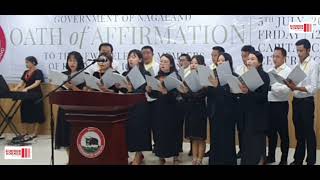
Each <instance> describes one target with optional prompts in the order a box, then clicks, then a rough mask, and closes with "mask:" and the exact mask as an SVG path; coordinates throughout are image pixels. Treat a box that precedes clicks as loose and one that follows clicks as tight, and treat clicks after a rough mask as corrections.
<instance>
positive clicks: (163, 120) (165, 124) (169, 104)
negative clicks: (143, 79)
mask: <svg viewBox="0 0 320 180" xmlns="http://www.w3.org/2000/svg"><path fill="white" fill-rule="evenodd" d="M171 73H175V75H176V76H177V77H178V79H180V80H181V78H180V76H179V75H178V72H177V69H176V66H175V62H174V59H173V56H172V55H170V54H163V55H161V57H160V68H159V72H158V75H157V76H156V77H155V78H157V79H158V80H159V81H160V82H161V85H160V91H155V90H152V89H151V87H150V86H147V88H146V90H147V92H148V95H149V96H150V97H152V98H156V99H157V100H155V101H154V106H153V108H152V110H151V111H152V114H151V116H152V132H153V138H154V142H155V147H154V152H155V155H156V156H158V157H159V158H160V159H159V160H160V164H165V162H166V161H165V158H170V157H173V163H174V164H175V163H177V161H178V159H177V158H176V157H177V156H178V155H179V150H180V147H179V144H180V143H179V124H180V123H179V120H178V118H179V117H178V112H177V111H178V109H177V98H179V92H178V90H177V89H173V90H171V91H168V90H167V89H166V88H165V86H164V79H165V78H166V77H167V76H168V75H170V74H171ZM180 98H181V96H180Z"/></svg>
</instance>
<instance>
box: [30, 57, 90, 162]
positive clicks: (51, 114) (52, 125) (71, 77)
mask: <svg viewBox="0 0 320 180" xmlns="http://www.w3.org/2000/svg"><path fill="white" fill-rule="evenodd" d="M94 63H96V61H94V60H93V61H92V63H91V64H89V65H88V66H86V67H85V68H83V69H81V70H80V71H78V72H77V73H76V74H74V75H73V76H70V77H69V78H68V79H67V80H65V81H64V82H63V83H62V84H60V85H59V86H58V87H57V88H55V89H53V90H52V91H50V92H49V93H48V94H46V95H45V96H43V97H42V98H41V99H39V100H37V101H36V102H35V103H36V104H37V103H39V102H41V101H43V100H45V99H46V98H48V97H49V96H51V95H52V94H53V93H55V92H56V91H57V90H58V89H60V88H62V87H63V85H64V84H65V83H67V82H69V81H71V80H72V79H73V78H75V77H76V76H78V75H79V74H80V73H82V72H83V71H84V70H86V69H88V68H89V67H90V66H92V65H93V64H94ZM50 116H51V117H50V129H51V163H52V165H54V143H53V142H54V131H53V129H54V118H53V112H52V104H51V105H50Z"/></svg>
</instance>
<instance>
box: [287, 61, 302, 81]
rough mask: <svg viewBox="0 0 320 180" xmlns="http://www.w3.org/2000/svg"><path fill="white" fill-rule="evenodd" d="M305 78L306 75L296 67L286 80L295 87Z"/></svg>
mask: <svg viewBox="0 0 320 180" xmlns="http://www.w3.org/2000/svg"><path fill="white" fill-rule="evenodd" d="M306 77H307V75H306V73H304V72H303V71H302V69H301V68H300V66H299V65H297V66H296V67H295V68H294V69H293V70H292V71H291V72H290V74H289V75H288V77H287V79H291V80H292V81H293V82H294V83H295V84H296V85H297V84H299V83H300V82H301V81H303V80H304V79H305V78H306Z"/></svg>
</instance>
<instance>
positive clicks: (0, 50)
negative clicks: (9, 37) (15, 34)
mask: <svg viewBox="0 0 320 180" xmlns="http://www.w3.org/2000/svg"><path fill="white" fill-rule="evenodd" d="M5 52H6V37H5V36H4V32H3V30H2V28H1V26H0V63H1V61H2V59H3V57H4V54H5Z"/></svg>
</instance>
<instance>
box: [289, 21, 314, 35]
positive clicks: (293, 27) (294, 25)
mask: <svg viewBox="0 0 320 180" xmlns="http://www.w3.org/2000/svg"><path fill="white" fill-rule="evenodd" d="M312 29H313V28H312V23H300V22H291V23H289V32H290V33H312Z"/></svg>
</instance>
